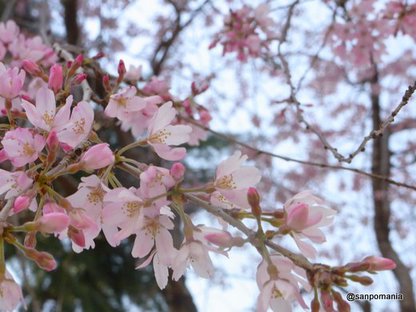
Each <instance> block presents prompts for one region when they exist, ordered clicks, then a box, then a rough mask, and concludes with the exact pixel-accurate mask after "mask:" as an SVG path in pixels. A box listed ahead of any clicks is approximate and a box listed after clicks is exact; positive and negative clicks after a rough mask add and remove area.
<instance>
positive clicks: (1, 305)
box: [0, 270, 23, 312]
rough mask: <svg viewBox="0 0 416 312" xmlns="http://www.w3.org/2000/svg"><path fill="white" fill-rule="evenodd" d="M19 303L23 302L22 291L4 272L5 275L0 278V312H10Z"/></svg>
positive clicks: (7, 273) (9, 275) (8, 274)
mask: <svg viewBox="0 0 416 312" xmlns="http://www.w3.org/2000/svg"><path fill="white" fill-rule="evenodd" d="M21 302H23V294H22V289H21V288H20V286H19V285H18V284H17V283H16V282H15V281H14V279H13V278H12V276H11V274H10V273H9V272H8V271H7V270H6V272H5V275H4V276H0V310H1V311H5V312H12V311H14V310H15V309H16V308H17V306H18V305H19V303H21Z"/></svg>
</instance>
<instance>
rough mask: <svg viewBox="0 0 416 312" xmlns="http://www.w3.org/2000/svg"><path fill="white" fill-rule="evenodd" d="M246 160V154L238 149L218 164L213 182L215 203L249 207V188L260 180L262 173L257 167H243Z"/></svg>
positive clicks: (226, 205)
mask: <svg viewBox="0 0 416 312" xmlns="http://www.w3.org/2000/svg"><path fill="white" fill-rule="evenodd" d="M246 160H247V156H246V155H241V152H240V151H236V152H235V153H234V154H233V155H232V156H230V157H229V158H227V159H225V160H224V161H222V162H221V163H220V164H219V165H218V167H217V170H216V175H215V181H214V183H213V186H214V188H215V190H216V191H215V192H214V193H213V194H212V195H211V202H212V203H213V204H216V205H220V206H222V207H224V208H233V207H235V206H238V207H241V208H245V209H249V207H250V206H249V204H248V201H247V190H248V188H249V187H250V186H254V185H256V184H257V183H258V182H259V181H260V179H261V174H260V171H259V170H258V169H257V168H255V167H242V165H243V163H244V162H245V161H246Z"/></svg>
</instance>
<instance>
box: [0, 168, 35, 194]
mask: <svg viewBox="0 0 416 312" xmlns="http://www.w3.org/2000/svg"><path fill="white" fill-rule="evenodd" d="M32 182H33V180H32V179H31V178H29V177H28V176H27V174H26V173H25V172H23V171H14V172H9V171H6V170H3V169H0V195H2V194H4V193H6V196H5V198H6V199H9V198H13V197H16V196H18V195H20V194H21V193H23V192H24V191H25V190H27V189H28V188H29V187H30V186H31V185H32Z"/></svg>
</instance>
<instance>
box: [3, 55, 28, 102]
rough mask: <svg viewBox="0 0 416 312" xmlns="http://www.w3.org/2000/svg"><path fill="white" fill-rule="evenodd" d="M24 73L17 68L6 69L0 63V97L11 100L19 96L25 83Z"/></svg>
mask: <svg viewBox="0 0 416 312" xmlns="http://www.w3.org/2000/svg"><path fill="white" fill-rule="evenodd" d="M25 77H26V73H25V71H24V70H19V68H17V67H13V68H9V69H7V68H6V67H5V66H4V64H3V63H1V62H0V96H2V97H4V98H6V99H13V98H15V97H16V96H18V95H19V93H20V90H21V89H22V87H23V84H24V82H25Z"/></svg>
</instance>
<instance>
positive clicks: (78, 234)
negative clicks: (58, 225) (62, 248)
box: [68, 226, 85, 247]
mask: <svg viewBox="0 0 416 312" xmlns="http://www.w3.org/2000/svg"><path fill="white" fill-rule="evenodd" d="M68 237H69V238H70V239H71V240H72V241H73V242H74V243H75V244H77V245H78V246H80V247H85V236H84V233H83V232H82V231H80V230H78V229H76V228H74V227H73V226H69V227H68Z"/></svg>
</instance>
